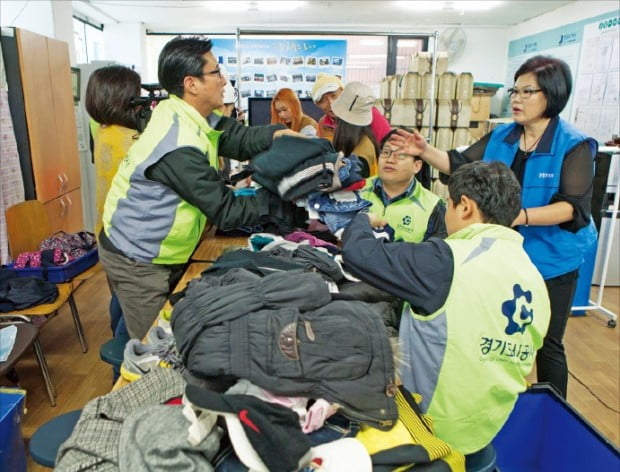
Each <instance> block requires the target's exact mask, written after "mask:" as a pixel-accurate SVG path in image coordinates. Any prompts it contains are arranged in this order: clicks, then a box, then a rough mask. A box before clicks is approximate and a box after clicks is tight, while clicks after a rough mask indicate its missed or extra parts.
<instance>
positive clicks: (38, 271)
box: [9, 248, 99, 283]
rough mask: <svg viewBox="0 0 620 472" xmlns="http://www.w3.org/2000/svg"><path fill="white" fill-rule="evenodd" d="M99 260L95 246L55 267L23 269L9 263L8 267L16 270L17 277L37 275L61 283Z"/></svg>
mask: <svg viewBox="0 0 620 472" xmlns="http://www.w3.org/2000/svg"><path fill="white" fill-rule="evenodd" d="M98 261H99V252H98V251H97V248H93V249H91V250H90V251H88V252H87V253H86V254H84V255H83V256H82V257H78V258H77V259H74V260H72V261H71V262H69V263H68V264H65V265H61V266H56V267H37V268H31V267H25V268H24V269H15V268H14V267H13V264H9V268H11V269H13V270H14V271H15V272H17V276H18V277H37V278H39V279H44V280H48V281H50V282H52V283H61V282H67V281H68V280H71V279H72V278H73V277H75V276H76V275H78V274H79V273H81V272H84V271H85V270H86V269H88V268H89V267H92V266H94V265H95V264H96V263H97V262H98Z"/></svg>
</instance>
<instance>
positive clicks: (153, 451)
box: [118, 405, 224, 472]
mask: <svg viewBox="0 0 620 472" xmlns="http://www.w3.org/2000/svg"><path fill="white" fill-rule="evenodd" d="M189 426H190V423H189V421H188V420H187V419H186V418H185V416H183V406H181V405H157V406H148V407H144V408H140V409H138V410H135V411H133V412H131V413H130V414H129V416H128V417H127V418H126V419H125V422H124V424H123V427H122V429H121V435H120V442H119V452H118V463H119V468H120V471H121V472H135V471H139V470H148V471H150V472H159V471H161V472H164V471H166V472H169V471H170V472H172V471H174V472H178V471H187V472H194V471H197V470H200V471H205V472H210V471H212V470H214V469H213V466H212V465H211V460H212V459H213V457H214V456H215V454H216V453H217V451H218V449H219V447H220V439H221V438H222V436H223V434H224V432H223V430H222V429H221V428H220V427H218V426H215V427H214V428H213V429H212V430H211V432H209V434H208V435H207V436H206V437H205V438H204V439H203V440H202V441H201V442H200V443H199V444H197V445H196V446H192V445H191V444H190V443H189V441H188V440H187V434H188V431H187V429H188V427H189Z"/></svg>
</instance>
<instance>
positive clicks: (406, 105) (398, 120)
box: [390, 98, 431, 128]
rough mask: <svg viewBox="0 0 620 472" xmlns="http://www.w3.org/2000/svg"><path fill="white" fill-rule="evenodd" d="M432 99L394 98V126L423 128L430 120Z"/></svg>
mask: <svg viewBox="0 0 620 472" xmlns="http://www.w3.org/2000/svg"><path fill="white" fill-rule="evenodd" d="M430 113H431V111H430V100H422V99H418V100H405V99H402V98H399V99H396V100H394V104H393V105H392V114H391V115H392V116H391V121H390V124H391V125H392V126H408V127H415V128H421V127H423V126H428V124H429V122H430Z"/></svg>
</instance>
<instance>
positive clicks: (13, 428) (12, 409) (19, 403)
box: [0, 388, 26, 472]
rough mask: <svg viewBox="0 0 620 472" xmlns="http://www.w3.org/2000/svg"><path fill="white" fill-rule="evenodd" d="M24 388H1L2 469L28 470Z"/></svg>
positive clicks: (0, 433)
mask: <svg viewBox="0 0 620 472" xmlns="http://www.w3.org/2000/svg"><path fill="white" fill-rule="evenodd" d="M25 397H26V394H25V392H24V390H18V389H8V388H7V389H2V390H0V470H2V471H5V470H6V471H9V470H10V471H12V472H25V471H26V449H25V447H24V438H23V436H22V419H23V416H24V399H25Z"/></svg>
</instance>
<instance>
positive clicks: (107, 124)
mask: <svg viewBox="0 0 620 472" xmlns="http://www.w3.org/2000/svg"><path fill="white" fill-rule="evenodd" d="M140 90H141V85H140V75H138V73H137V72H136V71H134V70H131V69H130V68H128V67H125V66H120V65H113V66H107V67H102V68H101V69H97V70H96V71H95V72H93V73H92V75H91V76H90V78H89V79H88V85H87V86H86V103H85V104H86V111H87V112H88V114H89V115H90V116H91V118H92V119H93V120H94V121H95V122H96V123H97V124H98V126H96V127H94V128H95V129H94V132H93V141H94V149H93V157H94V161H95V174H96V207H97V219H96V223H95V234H98V233H99V231H100V230H101V216H102V215H103V203H104V202H105V197H106V195H107V194H108V190H109V189H110V183H111V182H112V178H113V177H114V175H115V174H116V171H117V169H118V165H119V164H120V162H121V160H122V159H123V157H125V155H126V154H127V151H128V150H129V148H130V147H131V145H132V144H133V143H134V142H135V141H136V139H138V131H137V128H138V124H137V109H136V107H135V106H133V105H132V104H131V101H132V99H134V98H135V97H138V96H140ZM92 128H93V127H91V129H92Z"/></svg>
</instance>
